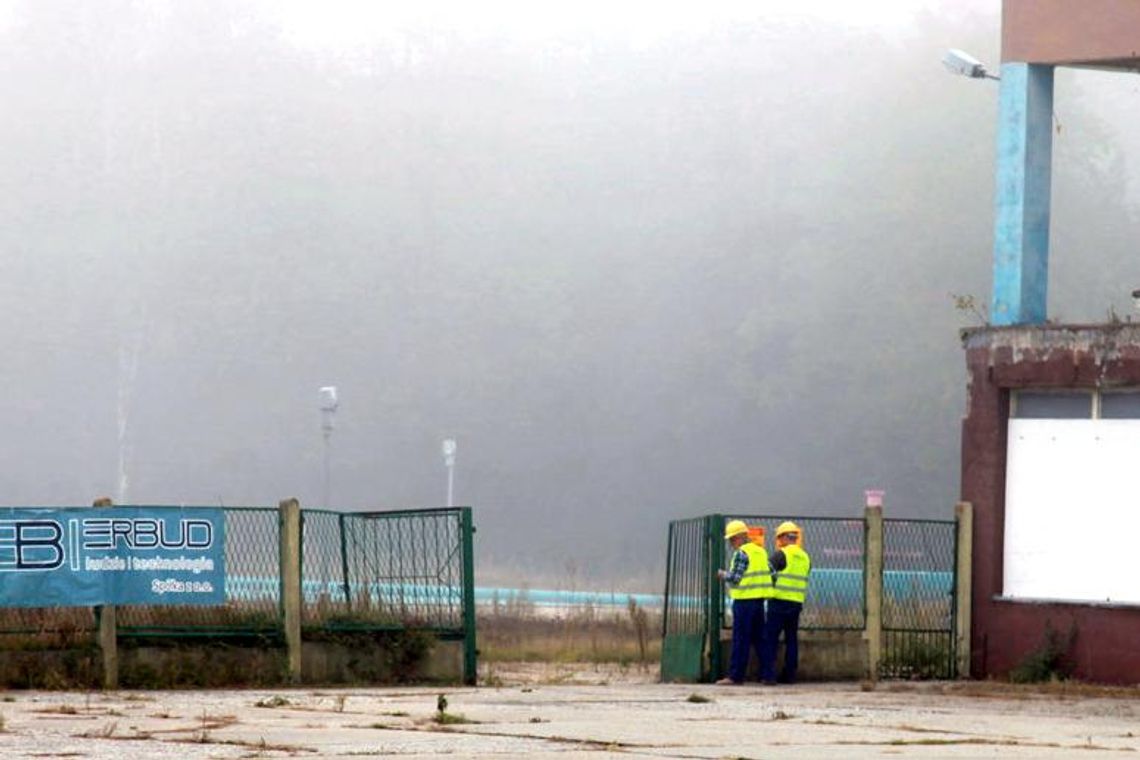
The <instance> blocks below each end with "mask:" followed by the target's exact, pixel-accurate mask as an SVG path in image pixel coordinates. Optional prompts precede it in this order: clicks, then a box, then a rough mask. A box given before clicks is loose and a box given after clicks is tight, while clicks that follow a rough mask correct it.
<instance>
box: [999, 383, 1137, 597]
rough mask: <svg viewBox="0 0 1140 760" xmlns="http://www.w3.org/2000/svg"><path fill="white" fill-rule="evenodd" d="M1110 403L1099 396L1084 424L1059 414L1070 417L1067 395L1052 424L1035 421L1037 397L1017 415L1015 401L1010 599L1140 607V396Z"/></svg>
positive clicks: (1009, 487)
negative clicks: (1138, 544) (1027, 411)
mask: <svg viewBox="0 0 1140 760" xmlns="http://www.w3.org/2000/svg"><path fill="white" fill-rule="evenodd" d="M1024 395H1026V394H1018V396H1020V397H1023V396H1024ZM1033 395H1034V396H1037V395H1038V394H1033ZM1041 395H1042V396H1044V395H1047V394H1041ZM1084 395H1085V396H1086V397H1087V396H1088V394H1084ZM1112 396H1113V398H1111V399H1110V398H1109V394H1107V393H1106V394H1102V395H1101V396H1100V397H1098V398H1095V399H1094V403H1093V404H1092V405H1091V408H1092V409H1093V411H1094V412H1097V411H1099V414H1097V415H1096V416H1095V417H1093V418H1090V417H1089V415H1085V416H1084V418H1083V419H1080V418H1076V417H1075V415H1073V416H1061V415H1062V414H1063V413H1064V412H1066V411H1068V412H1069V413H1070V414H1071V413H1072V412H1073V410H1074V408H1075V407H1074V405H1073V401H1072V399H1071V398H1070V399H1067V400H1064V401H1060V402H1056V407H1055V409H1056V410H1057V413H1058V416H1057V417H1053V418H1050V417H1043V416H1037V413H1038V412H1040V411H1041V408H1042V405H1041V404H1038V403H1037V399H1034V400H1033V401H1031V402H1030V405H1029V409H1030V410H1031V412H1032V413H1033V414H1032V416H1027V417H1023V416H1021V415H1020V413H1018V411H1017V410H1024V409H1025V408H1026V407H1025V405H1024V404H1023V403H1022V402H1024V400H1025V399H1024V398H1018V399H1016V401H1015V405H1014V409H1015V415H1016V416H1014V417H1013V418H1012V419H1010V420H1009V444H1008V451H1007V460H1006V500H1005V553H1004V584H1003V591H1002V593H1003V595H1004V596H1006V597H1013V598H1024V599H1058V600H1075V601H1088V602H1114V603H1136V604H1140V551H1137V550H1136V542H1137V538H1138V537H1140V466H1138V465H1140V413H1137V412H1140V396H1137V395H1136V394H1127V397H1125V394H1112ZM1048 403H1049V402H1046V404H1048ZM1110 415H1111V418H1108V417H1110Z"/></svg>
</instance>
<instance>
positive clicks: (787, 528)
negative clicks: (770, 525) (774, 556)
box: [776, 520, 800, 536]
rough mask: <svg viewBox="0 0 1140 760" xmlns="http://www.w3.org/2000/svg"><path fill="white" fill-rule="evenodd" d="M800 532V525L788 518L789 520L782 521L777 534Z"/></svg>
mask: <svg viewBox="0 0 1140 760" xmlns="http://www.w3.org/2000/svg"><path fill="white" fill-rule="evenodd" d="M799 532H800V526H798V525H796V524H795V523H794V522H792V521H791V520H788V521H787V522H782V523H780V527H778V528H776V535H777V536H782V535H784V534H785V533H799Z"/></svg>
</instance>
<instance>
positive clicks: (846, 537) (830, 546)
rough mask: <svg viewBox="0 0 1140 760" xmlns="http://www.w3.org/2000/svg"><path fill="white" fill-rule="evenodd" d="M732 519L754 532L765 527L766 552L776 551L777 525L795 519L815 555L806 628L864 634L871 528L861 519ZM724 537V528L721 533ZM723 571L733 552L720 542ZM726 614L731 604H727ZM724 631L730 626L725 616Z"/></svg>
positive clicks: (805, 613) (804, 617)
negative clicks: (865, 561) (866, 562)
mask: <svg viewBox="0 0 1140 760" xmlns="http://www.w3.org/2000/svg"><path fill="white" fill-rule="evenodd" d="M728 520H743V521H744V522H745V523H747V524H748V526H749V527H750V528H752V529H753V530H755V529H757V528H763V529H764V541H765V548H766V549H767V550H768V553H769V554H771V553H772V552H774V551H775V549H776V546H775V540H776V527H777V526H778V525H779V524H780V523H782V522H784V521H785V520H792V521H793V522H795V523H796V524H797V525H798V526H799V527H800V530H801V532H802V534H803V541H804V546H805V548H807V549H808V552H809V554H810V555H811V582H810V583H809V584H808V592H807V599H806V601H805V602H804V611H803V615H802V616H801V618H800V628H801V629H802V630H859V629H861V628H863V625H864V615H865V607H864V602H863V594H864V590H865V587H866V584H865V583H864V581H863V557H864V554H865V546H864V540H865V538H866V528H865V526H864V523H863V521H862V520H850V519H844V518H833V517H795V518H791V517H770V516H755V515H731V516H726V517H725V521H728ZM721 535H722V536H723V530H722V532H721ZM721 546H722V547H724V548H722V549H721V551H722V552H723V557H722V560H721V561H722V562H723V564H722V565H721V566H722V567H726V568H727V567H729V565H730V562H731V557H732V549H731V548H730V547H728V544H727V543H726V542H724V541H721ZM725 609H726V611H727V610H729V609H730V605H725ZM725 618H726V619H725V622H724V626H725V627H731V626H732V621H731V617H730V616H729V615H727V614H726V615H725Z"/></svg>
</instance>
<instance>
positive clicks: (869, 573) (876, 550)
mask: <svg viewBox="0 0 1140 760" xmlns="http://www.w3.org/2000/svg"><path fill="white" fill-rule="evenodd" d="M865 515H866V526H867V528H866V530H867V536H866V541H865V542H864V546H865V549H864V551H865V552H866V554H865V555H864V557H863V581H864V583H865V593H864V595H863V598H864V603H865V604H866V614H865V615H864V623H863V626H864V628H863V640H864V641H866V642H867V678H869V679H870V680H871V682H872V683H874V682H876V681H878V680H879V662H880V661H881V659H882V656H883V508H882V506H873V507H872V506H868V507H866V512H865Z"/></svg>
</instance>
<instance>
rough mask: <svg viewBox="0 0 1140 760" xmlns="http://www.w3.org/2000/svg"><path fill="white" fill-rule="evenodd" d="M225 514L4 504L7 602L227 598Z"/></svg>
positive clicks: (1, 590) (1, 542)
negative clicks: (8, 506) (47, 507)
mask: <svg viewBox="0 0 1140 760" xmlns="http://www.w3.org/2000/svg"><path fill="white" fill-rule="evenodd" d="M225 524H226V521H225V512H224V510H222V509H218V508H211V507H195V508H193V509H184V508H180V507H100V508H92V507H65V508H58V509H31V508H22V507H13V508H0V606H2V607H56V606H58V607H86V606H90V605H96V604H200V605H220V604H224V603H225V580H226V568H225V554H226V553H225Z"/></svg>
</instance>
